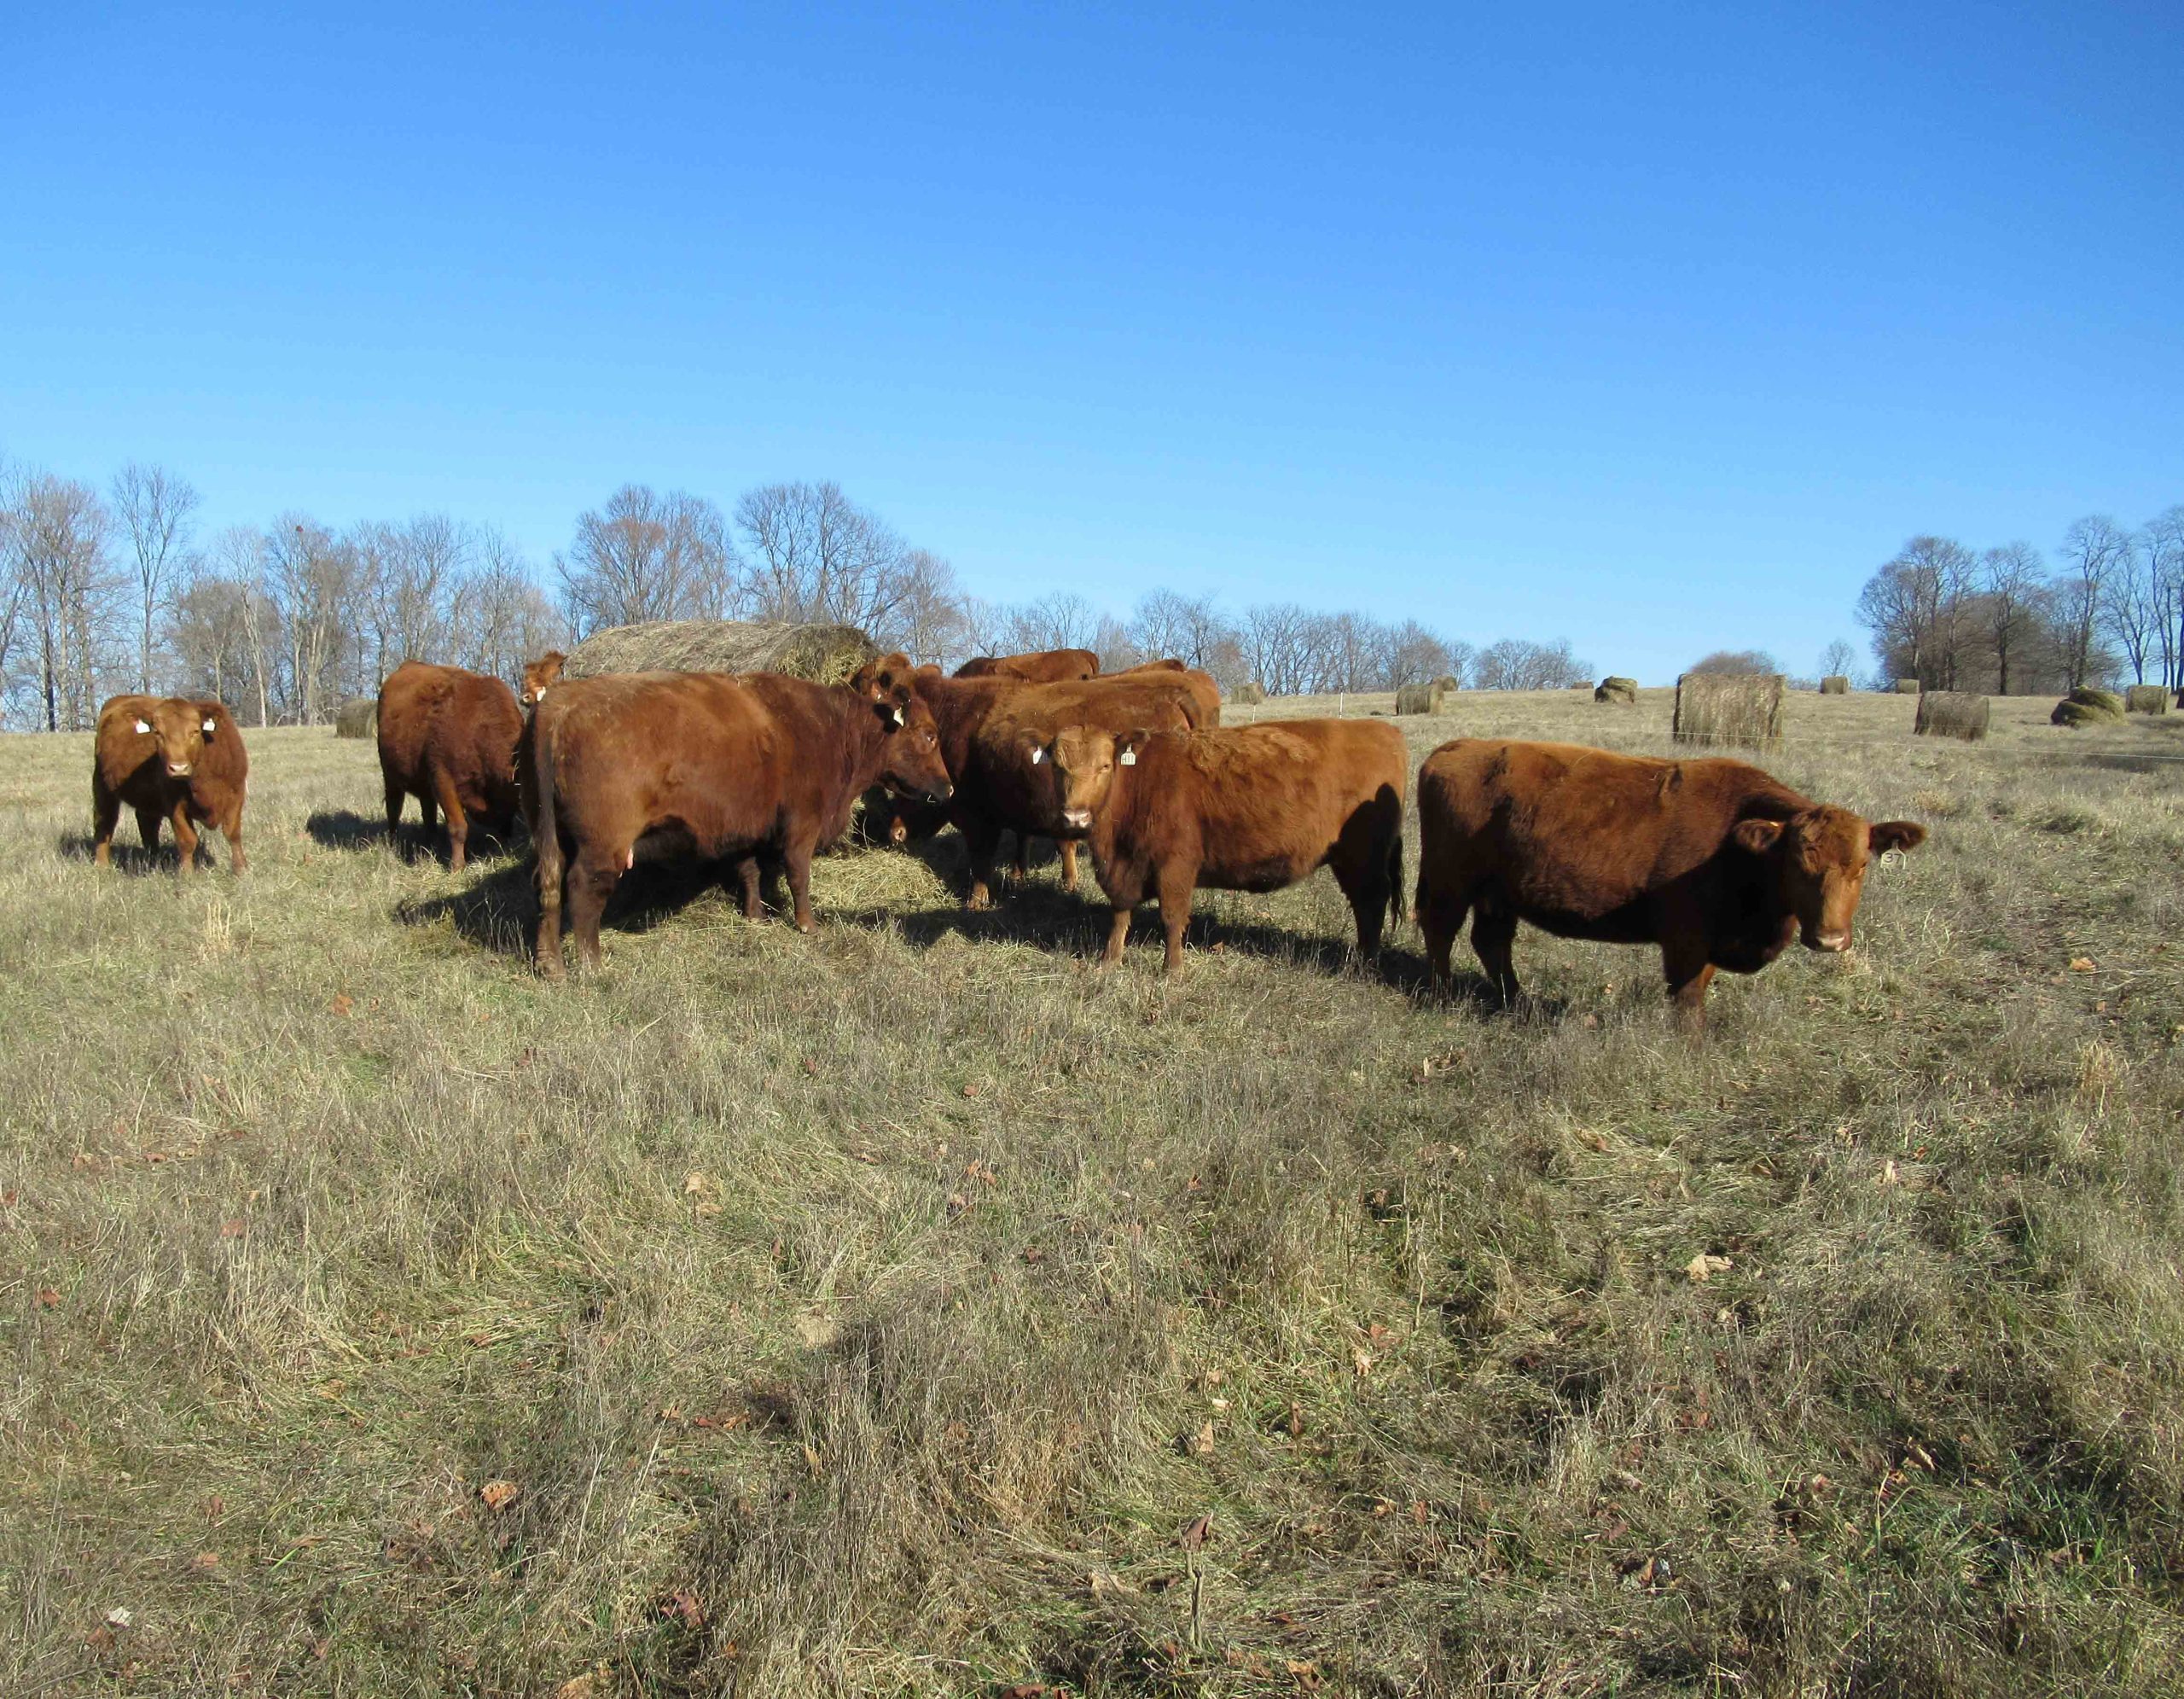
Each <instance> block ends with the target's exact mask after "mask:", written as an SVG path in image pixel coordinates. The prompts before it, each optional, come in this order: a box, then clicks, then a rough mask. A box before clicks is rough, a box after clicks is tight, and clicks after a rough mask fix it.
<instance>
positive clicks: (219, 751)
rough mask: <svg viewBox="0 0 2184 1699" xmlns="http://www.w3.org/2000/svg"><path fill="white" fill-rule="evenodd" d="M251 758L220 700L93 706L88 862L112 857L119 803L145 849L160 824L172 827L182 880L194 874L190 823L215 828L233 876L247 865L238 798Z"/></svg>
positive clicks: (154, 699) (130, 700)
mask: <svg viewBox="0 0 2184 1699" xmlns="http://www.w3.org/2000/svg"><path fill="white" fill-rule="evenodd" d="M249 780H250V757H249V756H248V755H247V753H244V750H243V747H242V734H241V732H239V731H237V730H235V719H234V718H233V717H232V716H231V715H230V714H229V713H228V711H227V708H226V707H224V705H223V704H221V703H219V702H217V701H209V700H200V699H197V698H194V697H189V696H168V697H166V698H164V699H163V698H160V697H158V696H134V695H131V696H114V697H111V698H109V699H108V700H107V701H106V702H105V703H104V704H103V705H102V707H100V709H99V725H98V735H97V737H96V740H95V747H94V748H93V751H92V754H91V837H92V841H93V842H94V844H95V845H96V849H95V850H94V852H93V858H94V859H95V860H96V862H97V863H98V864H99V865H100V866H101V867H105V866H107V865H110V864H111V863H112V860H113V829H114V826H115V824H116V823H117V822H119V819H120V818H121V808H122V805H123V804H124V803H126V804H127V805H128V806H130V807H131V808H133V809H135V810H136V811H137V836H138V838H139V839H141V840H142V842H143V845H144V847H145V848H146V849H155V848H157V847H158V846H159V841H160V821H161V820H166V821H167V822H169V823H171V824H172V826H173V827H174V842H175V848H176V849H177V851H178V852H180V853H181V857H182V873H183V876H184V877H185V878H186V877H188V876H189V875H190V874H191V873H193V872H195V870H196V861H197V832H196V829H195V828H196V826H197V825H200V824H207V825H213V826H218V828H219V829H220V835H221V836H222V837H224V838H225V839H226V840H227V841H228V858H229V863H230V864H231V866H232V869H233V870H234V871H235V872H237V873H241V872H243V871H244V870H246V869H247V868H248V867H249V865H250V863H249V860H248V859H247V858H246V857H245V856H244V854H243V852H242V804H243V794H244V792H245V791H246V790H247V788H248V787H249Z"/></svg>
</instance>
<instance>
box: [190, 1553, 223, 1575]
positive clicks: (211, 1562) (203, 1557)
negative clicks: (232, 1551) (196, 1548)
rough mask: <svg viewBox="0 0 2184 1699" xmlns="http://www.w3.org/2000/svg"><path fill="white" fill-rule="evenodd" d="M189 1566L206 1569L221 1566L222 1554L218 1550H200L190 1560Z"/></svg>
mask: <svg viewBox="0 0 2184 1699" xmlns="http://www.w3.org/2000/svg"><path fill="white" fill-rule="evenodd" d="M189 1567H190V1568H193V1569H198V1570H205V1571H210V1570H213V1569H217V1568H219V1567H220V1554H219V1553H218V1552H217V1551H200V1552H199V1553H198V1554H197V1555H196V1556H195V1557H193V1558H191V1559H190V1560H189Z"/></svg>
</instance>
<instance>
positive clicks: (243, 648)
mask: <svg viewBox="0 0 2184 1699" xmlns="http://www.w3.org/2000/svg"><path fill="white" fill-rule="evenodd" d="M267 552H268V551H267V549H266V539H265V538H264V534H263V533H261V532H258V531H257V530H255V529H253V528H252V527H249V526H234V527H229V529H228V530H226V531H224V532H221V533H220V534H219V536H218V537H217V538H214V539H213V541H212V547H211V548H210V549H209V550H206V552H205V553H204V554H203V555H201V556H196V557H195V558H194V559H193V561H192V562H191V567H192V573H191V577H190V581H189V584H188V585H187V586H186V587H185V588H184V589H183V592H182V594H181V595H180V596H178V597H177V600H176V603H175V615H174V626H173V636H172V641H173V643H174V648H175V652H176V655H177V659H178V660H180V662H181V664H182V669H183V684H184V685H185V687H186V688H188V689H192V690H202V691H205V692H206V693H208V694H210V695H214V696H217V697H218V698H219V700H220V701H224V702H226V703H228V704H229V707H233V708H237V709H240V710H243V711H244V712H242V713H239V714H238V718H244V719H247V718H249V717H250V715H249V713H248V711H249V710H253V709H254V710H255V717H256V723H257V724H259V725H270V724H272V722H273V712H274V704H275V701H276V698H277V697H278V695H280V693H281V689H282V686H281V682H280V681H281V667H282V651H283V648H284V643H283V640H282V623H281V610H280V608H279V606H278V605H277V604H276V602H275V601H274V598H273V596H272V594H271V592H270V591H269V590H268V589H267V587H266V584H265V562H266V555H267Z"/></svg>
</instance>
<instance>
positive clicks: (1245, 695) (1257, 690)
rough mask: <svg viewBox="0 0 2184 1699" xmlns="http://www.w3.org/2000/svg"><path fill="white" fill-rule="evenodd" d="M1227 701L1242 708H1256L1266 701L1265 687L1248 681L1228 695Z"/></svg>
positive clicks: (1250, 680)
mask: <svg viewBox="0 0 2184 1699" xmlns="http://www.w3.org/2000/svg"><path fill="white" fill-rule="evenodd" d="M1265 700H1266V686H1265V685H1263V684H1259V683H1258V681H1257V680H1256V679H1248V680H1246V682H1245V683H1243V684H1239V685H1238V686H1237V687H1236V688H1235V689H1233V690H1231V691H1230V692H1229V701H1232V702H1234V703H1236V704H1238V705H1239V706H1240V707H1247V708H1250V707H1258V705H1259V704H1260V703H1261V702H1263V701H1265Z"/></svg>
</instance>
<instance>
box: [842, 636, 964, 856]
mask: <svg viewBox="0 0 2184 1699" xmlns="http://www.w3.org/2000/svg"><path fill="white" fill-rule="evenodd" d="M916 676H917V673H916V669H915V667H913V666H911V665H910V660H909V656H908V655H882V656H880V659H879V660H868V661H866V662H865V664H864V665H863V666H860V667H858V668H857V671H856V672H854V673H852V674H851V677H850V689H852V690H854V691H856V692H857V695H860V696H862V697H863V698H864V699H865V701H868V702H869V703H871V704H872V711H873V713H874V714H876V715H878V716H879V719H880V736H881V737H882V739H883V743H882V748H881V753H880V783H883V784H885V785H886V787H887V788H888V789H890V790H891V791H893V792H894V793H895V794H897V796H915V797H921V798H923V799H924V800H926V801H927V802H944V801H946V800H948V798H949V797H950V795H952V794H954V792H955V789H956V787H955V785H954V784H953V783H950V780H949V777H948V764H947V762H945V761H944V760H943V759H941V758H940V728H939V726H938V725H937V724H934V723H933V718H932V709H931V708H929V707H926V705H925V701H924V699H923V698H922V697H921V696H920V695H918V693H917V692H916V691H915V690H914V689H911V688H910V687H911V684H912V682H913V680H914V679H915V678H916ZM888 835H889V836H890V837H891V838H895V833H894V829H893V828H892V827H891V828H890V829H889V833H888ZM895 841H897V842H899V841H901V840H900V839H899V838H896V839H895Z"/></svg>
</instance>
